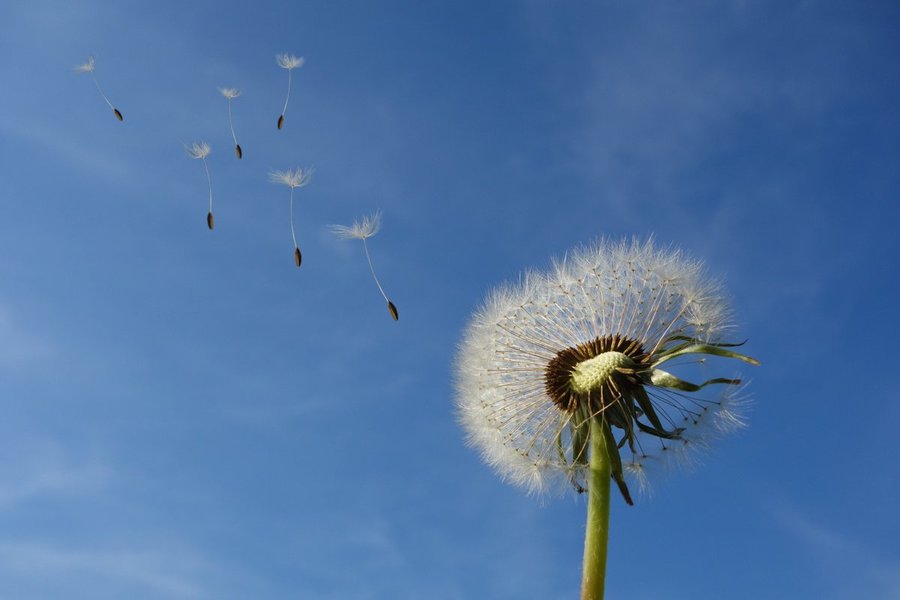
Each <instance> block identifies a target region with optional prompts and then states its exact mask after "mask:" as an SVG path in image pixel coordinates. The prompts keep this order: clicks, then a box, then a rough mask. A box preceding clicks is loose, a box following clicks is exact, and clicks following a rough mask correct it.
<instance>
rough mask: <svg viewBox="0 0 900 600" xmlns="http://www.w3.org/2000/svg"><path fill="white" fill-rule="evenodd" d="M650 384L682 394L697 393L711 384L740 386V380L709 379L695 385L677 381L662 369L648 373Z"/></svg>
mask: <svg viewBox="0 0 900 600" xmlns="http://www.w3.org/2000/svg"><path fill="white" fill-rule="evenodd" d="M650 383H651V384H653V385H655V386H657V387H664V388H671V389H675V390H681V391H682V392H699V391H700V390H702V389H703V388H705V387H706V386H708V385H713V384H724V385H740V383H741V380H740V379H726V378H724V377H716V378H715V379H709V380H707V381H704V382H703V383H701V384H699V385H697V384H696V383H691V382H690V381H685V380H683V379H679V378H678V377H675V376H674V375H672V374H671V373H669V372H667V371H663V370H662V369H653V372H652V373H650Z"/></svg>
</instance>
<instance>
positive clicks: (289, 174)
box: [269, 167, 312, 267]
mask: <svg viewBox="0 0 900 600" xmlns="http://www.w3.org/2000/svg"><path fill="white" fill-rule="evenodd" d="M310 177H312V170H311V169H306V170H303V169H301V168H300V167H297V168H296V169H295V170H293V171H291V170H290V169H288V170H287V171H272V172H271V173H269V181H271V182H272V183H280V184H283V185H286V186H288V187H289V188H291V238H293V240H294V264H295V265H297V266H298V267H299V266H300V263H301V262H302V261H303V257H302V255H301V254H300V246H298V245H297V235H296V234H295V233H294V189H295V188H300V187H303V186H305V185H306V184H308V183H309V180H310Z"/></svg>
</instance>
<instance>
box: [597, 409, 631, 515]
mask: <svg viewBox="0 0 900 600" xmlns="http://www.w3.org/2000/svg"><path fill="white" fill-rule="evenodd" d="M601 428H602V429H603V437H605V438H606V454H607V456H608V457H609V465H610V476H611V477H612V478H613V481H615V482H616V485H617V486H619V492H620V493H621V494H622V497H623V498H624V499H625V502H626V503H627V504H628V505H629V506H633V505H634V501H633V500H632V499H631V493H630V492H629V491H628V485H626V483H625V476H624V475H623V474H622V457H621V456H619V451H618V449H617V448H616V438H615V437H614V436H613V433H612V429H611V428H610V426H609V423H607V422H606V419H603V422H602V423H601Z"/></svg>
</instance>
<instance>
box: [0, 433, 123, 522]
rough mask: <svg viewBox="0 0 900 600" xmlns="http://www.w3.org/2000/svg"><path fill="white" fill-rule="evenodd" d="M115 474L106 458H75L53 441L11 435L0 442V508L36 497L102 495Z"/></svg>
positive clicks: (56, 497)
mask: <svg viewBox="0 0 900 600" xmlns="http://www.w3.org/2000/svg"><path fill="white" fill-rule="evenodd" d="M114 476H115V473H114V469H113V468H112V467H111V466H110V465H109V464H107V463H106V462H105V461H103V460H102V459H99V458H97V457H75V456H73V452H72V449H70V448H67V447H65V446H63V445H62V444H60V443H58V442H55V441H53V440H50V439H39V438H32V437H27V436H14V437H9V436H8V435H7V436H4V441H3V443H2V445H0V510H15V509H17V508H19V507H21V506H22V505H25V504H27V503H29V502H31V501H33V500H36V499H43V500H46V499H71V498H73V497H76V496H93V495H96V494H101V493H103V492H104V490H105V489H106V487H107V485H108V484H109V482H110V481H111V480H112V479H113V478H114Z"/></svg>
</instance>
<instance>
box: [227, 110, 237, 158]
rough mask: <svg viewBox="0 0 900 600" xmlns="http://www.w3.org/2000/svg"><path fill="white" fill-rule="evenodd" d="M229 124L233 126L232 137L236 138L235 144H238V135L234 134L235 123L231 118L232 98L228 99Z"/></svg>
mask: <svg viewBox="0 0 900 600" xmlns="http://www.w3.org/2000/svg"><path fill="white" fill-rule="evenodd" d="M228 126H229V127H230V128H231V138H232V139H233V140H234V145H235V146H237V145H238V141H237V136H236V135H235V134H234V123H233V122H232V120H231V98H229V99H228Z"/></svg>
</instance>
